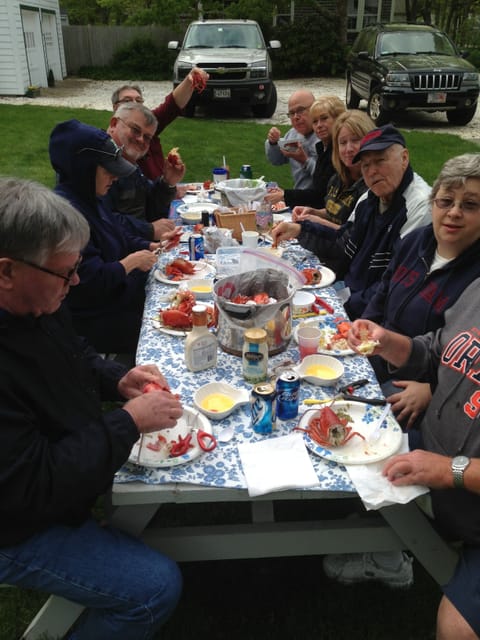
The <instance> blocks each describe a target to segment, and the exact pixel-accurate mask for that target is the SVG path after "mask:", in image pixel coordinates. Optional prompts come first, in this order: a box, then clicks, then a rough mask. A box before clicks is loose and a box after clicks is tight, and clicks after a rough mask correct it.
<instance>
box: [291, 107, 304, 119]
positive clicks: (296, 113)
mask: <svg viewBox="0 0 480 640" xmlns="http://www.w3.org/2000/svg"><path fill="white" fill-rule="evenodd" d="M305 111H308V107H297V108H296V109H291V111H287V116H288V117H289V118H294V117H295V116H303V114H304V113H305Z"/></svg>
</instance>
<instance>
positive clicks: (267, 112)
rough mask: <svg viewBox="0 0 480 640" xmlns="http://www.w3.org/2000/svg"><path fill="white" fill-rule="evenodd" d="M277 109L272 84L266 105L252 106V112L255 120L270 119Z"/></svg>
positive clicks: (274, 88)
mask: <svg viewBox="0 0 480 640" xmlns="http://www.w3.org/2000/svg"><path fill="white" fill-rule="evenodd" d="M276 108H277V88H276V86H275V85H274V84H273V85H272V92H271V93H270V100H269V101H268V102H267V103H266V104H255V105H252V112H253V115H254V116H255V117H256V118H271V117H272V116H273V114H274V113H275V109H276Z"/></svg>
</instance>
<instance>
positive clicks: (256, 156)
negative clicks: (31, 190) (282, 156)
mask: <svg viewBox="0 0 480 640" xmlns="http://www.w3.org/2000/svg"><path fill="white" fill-rule="evenodd" d="M110 116H111V113H110V112H109V111H95V110H88V109H68V108H60V107H37V106H35V105H22V106H12V105H0V120H1V121H2V122H4V123H7V122H8V123H10V124H9V126H8V127H3V131H2V144H3V149H4V153H2V154H1V156H0V174H1V175H13V176H19V177H23V178H31V179H34V180H38V181H39V182H42V183H44V184H47V185H48V186H52V187H53V184H54V175H53V171H52V168H51V166H50V161H49V157H48V141H49V136H50V132H51V130H52V129H53V127H54V126H55V125H56V124H57V123H59V122H62V121H64V120H68V119H70V118H77V119H78V120H81V121H82V122H86V123H88V124H91V125H94V126H97V127H103V128H106V127H107V126H108V122H109V118H110ZM269 128H270V125H263V124H256V123H253V122H249V121H248V120H241V121H232V120H214V119H207V118H193V119H190V118H178V119H177V120H176V121H175V122H173V123H172V124H171V125H170V126H169V127H168V128H167V129H166V130H165V131H164V132H163V133H162V136H161V139H162V145H163V147H164V149H165V150H166V151H168V150H169V149H170V148H171V147H174V146H175V147H179V148H180V153H181V155H182V158H183V160H184V162H185V164H186V166H187V172H186V175H185V181H186V182H194V181H203V180H206V179H209V178H210V177H211V170H212V168H213V167H215V166H218V165H219V164H221V163H222V159H223V156H225V157H226V160H227V163H228V164H229V166H230V170H231V177H232V178H235V177H238V175H239V172H240V167H241V166H242V164H250V165H252V169H253V174H254V177H260V176H261V175H264V176H265V177H266V178H267V179H268V180H275V181H276V182H278V183H279V184H280V185H281V186H282V187H285V188H291V187H292V180H291V174H290V168H289V166H288V165H283V166H281V167H274V166H272V165H270V164H269V163H268V162H267V160H266V159H265V152H264V141H265V138H266V135H267V132H268V130H269ZM281 129H283V130H284V131H285V130H286V129H287V127H285V126H283V127H281ZM404 133H405V138H406V140H407V144H408V147H409V149H410V155H411V162H412V166H413V168H414V170H415V171H416V172H417V173H419V174H420V175H421V176H423V178H425V180H426V181H427V182H428V183H429V184H431V183H432V182H433V180H434V179H435V177H436V176H437V174H438V171H439V169H440V167H441V166H442V164H443V163H444V162H445V160H447V159H448V158H451V157H452V156H454V155H459V154H461V153H466V152H468V151H479V146H478V144H476V143H474V142H469V141H466V140H463V139H461V138H459V137H458V136H453V135H449V134H437V133H431V132H404Z"/></svg>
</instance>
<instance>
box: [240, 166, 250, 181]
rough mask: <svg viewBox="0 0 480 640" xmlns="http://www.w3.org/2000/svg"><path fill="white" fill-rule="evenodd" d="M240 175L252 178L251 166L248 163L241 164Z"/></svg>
mask: <svg viewBox="0 0 480 640" xmlns="http://www.w3.org/2000/svg"><path fill="white" fill-rule="evenodd" d="M240 177H241V178H248V179H249V180H251V179H252V178H253V174H252V167H251V165H249V164H242V168H241V169H240Z"/></svg>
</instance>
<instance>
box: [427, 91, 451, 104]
mask: <svg viewBox="0 0 480 640" xmlns="http://www.w3.org/2000/svg"><path fill="white" fill-rule="evenodd" d="M446 101H447V94H446V93H445V92H441V93H429V94H428V96H427V102H428V103H429V104H431V103H433V102H434V103H436V104H444V103H445V102H446Z"/></svg>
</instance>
